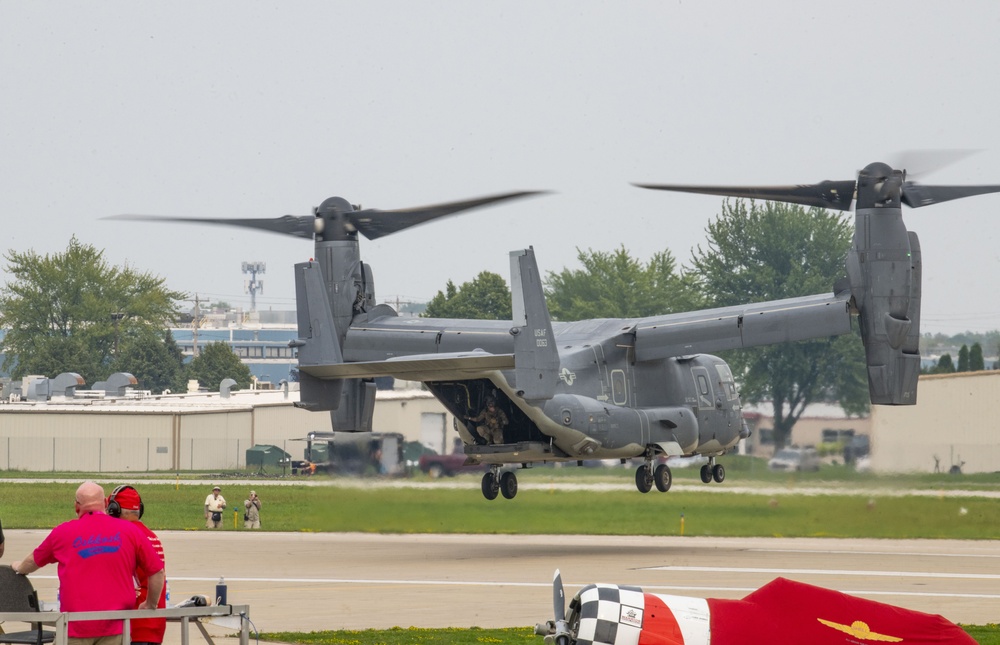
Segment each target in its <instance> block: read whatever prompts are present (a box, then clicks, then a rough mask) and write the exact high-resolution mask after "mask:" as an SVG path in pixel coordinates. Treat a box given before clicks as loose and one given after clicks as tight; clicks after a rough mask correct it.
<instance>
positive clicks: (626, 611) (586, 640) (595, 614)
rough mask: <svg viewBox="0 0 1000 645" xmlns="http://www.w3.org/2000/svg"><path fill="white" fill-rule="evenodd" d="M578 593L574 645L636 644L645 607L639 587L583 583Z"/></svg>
mask: <svg viewBox="0 0 1000 645" xmlns="http://www.w3.org/2000/svg"><path fill="white" fill-rule="evenodd" d="M579 595H580V626H579V628H578V629H577V634H576V642H577V645H638V643H639V632H641V631H642V615H643V611H644V610H645V601H644V599H643V595H642V589H640V588H638V587H622V586H617V585H603V584H598V585H587V586H586V587H584V588H583V589H582V590H580V594H579Z"/></svg>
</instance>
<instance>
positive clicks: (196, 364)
mask: <svg viewBox="0 0 1000 645" xmlns="http://www.w3.org/2000/svg"><path fill="white" fill-rule="evenodd" d="M186 372H187V378H189V379H197V380H198V384H199V385H200V386H201V387H204V388H207V389H208V390H210V391H214V390H218V389H219V384H220V383H222V381H224V380H226V379H227V378H231V379H233V380H234V381H236V386H237V387H238V388H239V389H242V390H245V389H247V388H249V387H250V381H251V378H250V377H251V374H250V368H249V367H247V366H246V365H244V364H243V362H242V361H240V358H239V356H237V355H236V353H235V352H233V350H232V348H230V347H229V345H227V344H226V343H223V342H216V343H209V344H208V345H205V346H204V347H202V348H200V349H199V351H198V355H197V356H195V357H194V359H193V360H192V361H191V362H190V363H188V366H187V370H186Z"/></svg>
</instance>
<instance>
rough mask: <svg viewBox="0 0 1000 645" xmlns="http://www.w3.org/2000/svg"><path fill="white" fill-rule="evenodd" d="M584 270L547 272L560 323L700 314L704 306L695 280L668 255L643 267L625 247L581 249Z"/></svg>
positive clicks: (552, 308)
mask: <svg viewBox="0 0 1000 645" xmlns="http://www.w3.org/2000/svg"><path fill="white" fill-rule="evenodd" d="M577 259H578V260H579V261H580V264H582V265H583V269H575V270H570V269H563V270H562V271H560V272H559V273H554V272H551V271H550V272H549V274H548V276H547V277H546V281H545V282H546V290H545V297H546V301H547V303H548V307H549V313H551V314H552V317H553V318H555V319H556V320H564V321H570V320H583V319H586V318H641V317H645V316H656V315H660V314H668V313H674V312H678V311H687V310H689V309H697V308H698V307H699V306H701V305H702V304H703V300H702V297H701V295H700V292H699V291H698V290H697V289H696V288H695V285H694V282H693V280H692V279H691V278H689V277H687V276H685V275H683V274H682V273H680V272H679V271H678V269H677V264H676V262H675V261H674V257H673V256H672V255H671V254H670V251H661V252H659V253H656V254H654V255H653V257H652V258H650V260H649V262H647V263H645V264H643V263H642V262H641V261H639V260H637V259H635V258H633V257H632V256H631V255H630V254H629V252H628V251H627V250H626V249H625V247H624V246H621V247H619V248H618V249H616V250H615V251H613V252H611V253H608V252H604V251H594V250H592V249H588V250H587V251H581V250H580V249H577Z"/></svg>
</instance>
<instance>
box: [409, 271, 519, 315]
mask: <svg viewBox="0 0 1000 645" xmlns="http://www.w3.org/2000/svg"><path fill="white" fill-rule="evenodd" d="M512 315H513V314H512V313H511V309H510V289H509V288H508V287H507V283H506V282H505V281H504V279H503V278H502V277H500V276H499V275H497V274H496V273H492V272H490V271H483V272H482V273H480V274H479V275H478V276H476V277H475V279H473V280H472V281H471V282H463V283H462V286H461V287H458V288H456V287H455V283H454V282H452V281H451V280H449V281H448V284H447V285H446V286H445V292H444V293H442V292H440V291H438V292H437V295H436V296H434V297H433V298H431V301H430V302H429V303H427V309H426V310H425V311H424V313H422V314H421V316H423V317H425V318H475V319H480V320H510V319H511V316H512Z"/></svg>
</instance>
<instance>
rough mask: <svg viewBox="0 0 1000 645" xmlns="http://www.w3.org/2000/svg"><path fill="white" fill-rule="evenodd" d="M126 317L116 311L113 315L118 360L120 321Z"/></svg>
mask: <svg viewBox="0 0 1000 645" xmlns="http://www.w3.org/2000/svg"><path fill="white" fill-rule="evenodd" d="M124 317H125V314H124V313H122V312H120V311H116V312H115V313H113V314H111V321H112V322H114V323H115V358H118V321H119V320H121V319H122V318H124Z"/></svg>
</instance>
